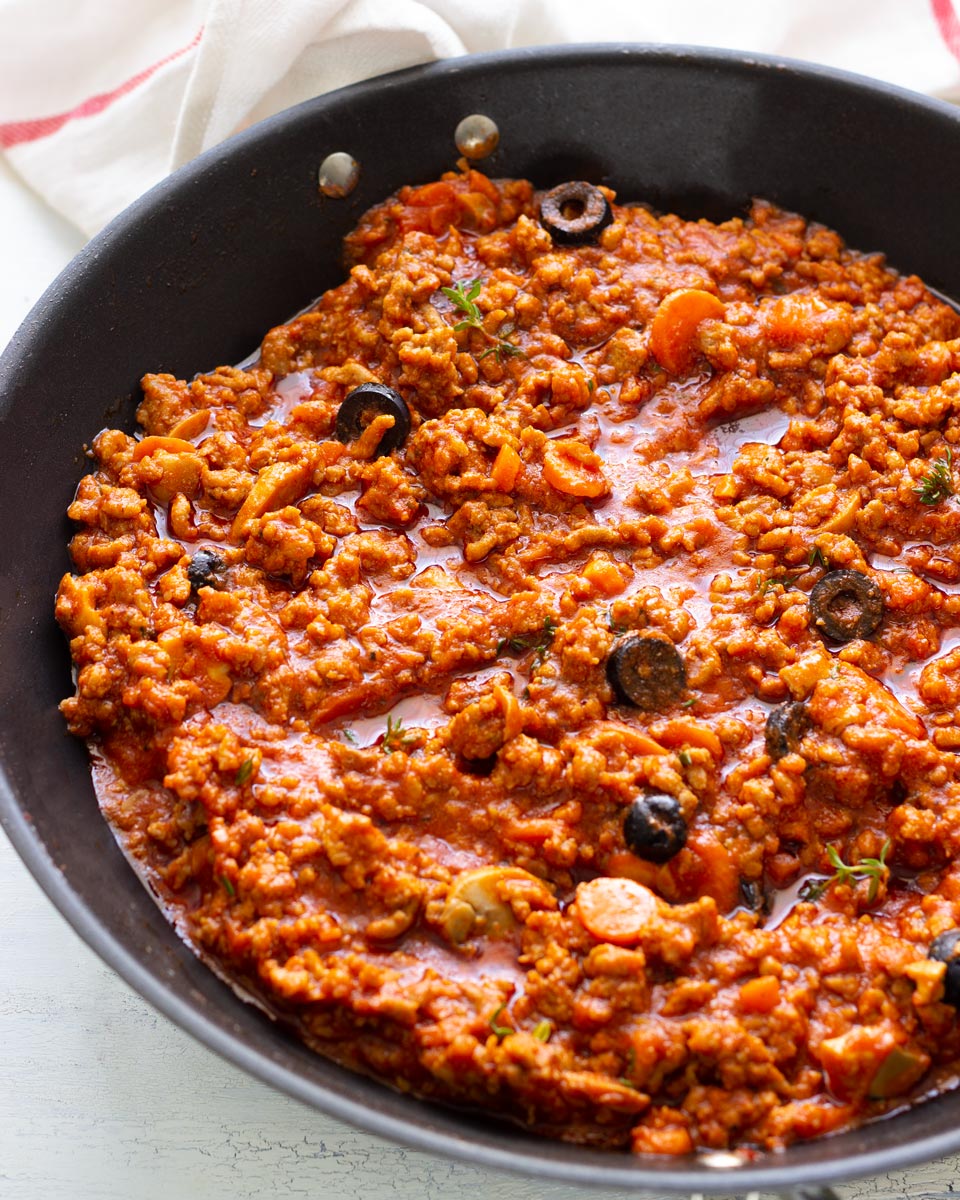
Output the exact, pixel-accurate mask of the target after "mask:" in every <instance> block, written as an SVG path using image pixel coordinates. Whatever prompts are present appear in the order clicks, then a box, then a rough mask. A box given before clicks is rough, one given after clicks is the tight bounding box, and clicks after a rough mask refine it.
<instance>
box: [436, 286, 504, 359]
mask: <svg viewBox="0 0 960 1200" xmlns="http://www.w3.org/2000/svg"><path fill="white" fill-rule="evenodd" d="M482 287H483V280H482V279H481V278H479V277H478V278H476V279H470V280H466V281H465V280H461V281H460V282H459V283H455V284H454V285H453V287H442V288H441V289H440V291H441V292H443V294H444V295H445V296H446V298H447V299H448V300H449V301H450V302H451V303H452V304H453V306H454V308H456V309H457V311H458V312H462V313H464V314H466V315H465V316H464V318H463V320H462V321H458V322H457V323H456V325H454V327H453V328H454V330H456V331H457V332H459V331H460V330H461V329H477V330H479V332H480V333H482V334H483V336H484V337H485V338H486V339H487V340H488V341H489V342H491V343H492V345H490V346H488V347H487V348H486V350H484V351H482V352H481V353H480V354H478V355H477V361H478V362H479V361H480V360H481V359H484V358H486V357H487V355H488V354H492V355H493V356H494V358H495V359H496V360H497V362H498V363H499V362H503V360H504V358H515V357H517V356H520V357H524V354H523V351H522V350H521V349H520V347H519V346H516V345H514V343H513V342H511V341H508V338H509V337H510V334H511V333H513V331H514V329H515V328H516V326H515V325H514V324H513V323H512V322H510V321H506V322H504V324H503V325H501V326H500V327H499V328H498V329H497V332H496V333H495V334H494V333H488V332H487V330H486V329H485V328H484V325H483V313H482V312H481V311H480V309H479V308H478V307H477V303H476V300H477V297H478V296H479V295H480V289H481V288H482Z"/></svg>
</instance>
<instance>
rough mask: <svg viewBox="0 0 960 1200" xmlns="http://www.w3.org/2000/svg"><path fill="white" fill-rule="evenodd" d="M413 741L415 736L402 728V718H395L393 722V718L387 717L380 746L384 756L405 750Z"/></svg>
mask: <svg viewBox="0 0 960 1200" xmlns="http://www.w3.org/2000/svg"><path fill="white" fill-rule="evenodd" d="M414 740H415V735H414V734H412V733H411V732H410V731H409V730H407V729H404V727H403V717H397V719H396V721H394V719H393V717H391V716H390V715H389V714H388V715H387V732H386V733H385V734H384V735H383V741H382V742H381V744H380V749H381V750H382V751H383V752H384V754H393V752H394V751H395V750H406V748H407V747H408V746H409V745H410V743H411V742H412V741H414Z"/></svg>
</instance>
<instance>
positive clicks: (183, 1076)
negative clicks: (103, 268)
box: [0, 163, 960, 1200]
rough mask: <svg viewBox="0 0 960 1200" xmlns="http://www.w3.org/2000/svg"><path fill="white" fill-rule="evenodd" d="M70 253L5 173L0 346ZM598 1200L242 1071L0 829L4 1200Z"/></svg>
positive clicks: (928, 1197)
mask: <svg viewBox="0 0 960 1200" xmlns="http://www.w3.org/2000/svg"><path fill="white" fill-rule="evenodd" d="M80 245H81V239H80V236H79V234H77V233H76V232H75V231H74V230H72V229H71V228H70V227H69V226H67V225H66V224H65V223H64V222H62V221H60V220H59V219H58V218H57V217H55V216H54V214H52V213H50V212H49V211H48V210H47V209H46V208H45V207H44V206H43V204H42V203H41V202H40V201H38V200H37V199H36V198H35V197H34V196H32V195H31V194H30V193H29V192H28V191H27V189H26V188H24V187H22V186H21V185H20V184H19V183H18V182H17V181H16V179H15V178H14V177H13V175H12V174H11V173H10V172H9V170H8V169H7V168H6V167H5V166H3V164H2V163H0V264H2V272H3V275H2V279H3V283H2V285H0V344H2V345H5V344H6V341H7V340H8V339H9V337H10V335H11V334H12V333H13V331H14V330H15V328H16V326H17V325H18V324H19V322H20V320H21V319H22V317H23V316H24V315H25V314H26V312H27V310H28V309H29V307H30V305H31V304H32V303H33V301H34V300H36V299H37V298H38V297H39V295H40V293H41V292H42V291H43V289H44V287H45V286H46V284H47V283H48V282H49V281H50V280H51V279H52V278H53V277H54V276H55V275H56V273H57V272H58V271H59V270H60V268H61V267H62V266H63V265H64V264H65V263H66V262H67V261H68V260H69V259H70V257H71V256H72V255H73V254H74V253H75V252H76V251H77V250H78V249H79V248H80ZM0 569H9V568H8V567H7V566H6V565H5V564H2V560H0ZM801 1182H802V1181H801V1180H797V1183H798V1184H799V1183H801ZM955 1187H956V1189H957V1190H960V1159H951V1160H949V1161H941V1162H938V1163H934V1164H931V1165H929V1166H926V1167H919V1168H914V1169H913V1170H910V1171H907V1172H903V1173H900V1174H897V1175H895V1176H884V1177H882V1178H878V1179H874V1180H867V1181H864V1182H862V1183H859V1184H854V1185H848V1186H845V1187H843V1188H841V1189H840V1192H841V1195H842V1197H843V1198H844V1200H848V1198H849V1200H853V1198H856V1200H861V1198H866V1197H876V1198H878V1200H880V1198H885V1197H893V1196H898V1197H905V1196H909V1197H911V1200H939V1198H941V1197H943V1198H946V1197H948V1196H952V1195H953V1194H954V1191H955ZM619 1194H620V1195H623V1194H624V1193H619ZM602 1195H607V1196H609V1195H611V1193H609V1192H603V1193H600V1192H597V1191H594V1190H590V1189H586V1188H579V1187H570V1186H565V1185H563V1184H556V1183H543V1182H539V1181H536V1180H532V1179H523V1178H519V1177H514V1176H509V1175H502V1174H498V1173H495V1172H492V1171H488V1170H480V1169H477V1168H474V1167H470V1166H466V1165H463V1164H460V1163H453V1162H448V1161H446V1160H444V1159H440V1158H436V1157H433V1156H432V1155H429V1154H425V1153H421V1152H417V1151H412V1150H406V1149H404V1148H402V1147H400V1146H395V1145H392V1144H391V1143H388V1142H384V1141H381V1140H380V1139H379V1138H374V1137H370V1136H369V1135H367V1134H364V1133H360V1132H358V1131H357V1130H355V1129H351V1128H350V1127H348V1126H346V1125H343V1124H341V1123H340V1122H339V1121H335V1120H333V1119H332V1118H330V1117H326V1116H323V1115H322V1114H320V1113H316V1112H314V1111H312V1110H311V1109H308V1108H306V1107H304V1106H302V1105H301V1104H299V1103H297V1102H296V1101H293V1100H290V1099H288V1098H287V1097H285V1096H282V1095H280V1094H279V1093H277V1092H274V1091H273V1090H271V1089H270V1088H268V1087H267V1086H265V1085H264V1084H262V1083H259V1082H257V1081H256V1080H254V1079H251V1078H249V1077H247V1076H246V1075H244V1074H242V1073H241V1072H240V1071H239V1070H237V1069H236V1068H235V1067H233V1066H231V1065H229V1064H227V1063H225V1062H223V1061H221V1060H220V1059H219V1058H217V1057H216V1056H215V1055H214V1054H212V1053H211V1052H210V1051H208V1050H206V1049H205V1048H203V1047H202V1046H200V1045H198V1044H197V1043H195V1042H194V1041H193V1040H192V1039H191V1038H189V1037H188V1036H187V1035H186V1034H185V1033H182V1032H181V1031H180V1030H179V1029H177V1028H175V1027H174V1026H173V1025H172V1024H170V1023H169V1022H168V1021H167V1020H166V1019H165V1018H164V1017H161V1016H159V1015H158V1014H157V1013H156V1012H154V1011H153V1009H151V1008H150V1007H149V1006H148V1005H147V1004H146V1003H145V1002H144V1001H143V1000H141V999H140V997H139V996H137V995H135V994H134V993H133V992H131V991H130V989H129V988H128V987H127V986H126V984H124V983H122V982H121V981H120V979H119V978H118V977H117V976H116V975H114V974H113V972H112V971H110V970H109V969H108V968H107V967H105V966H104V965H103V964H102V963H101V962H100V961H99V959H98V958H96V956H95V955H94V954H93V953H92V951H90V950H89V949H87V947H86V946H85V945H84V943H82V942H81V941H80V939H79V938H78V937H77V936H76V935H75V934H74V933H73V931H72V930H71V929H70V928H69V926H68V925H67V924H66V922H65V921H64V920H63V918H62V917H61V916H60V915H59V913H57V912H56V910H55V909H54V908H53V906H52V905H51V904H50V903H49V902H48V901H47V899H46V898H45V896H44V895H43V893H42V892H41V891H40V889H39V888H38V887H37V885H36V884H35V883H34V882H33V880H32V879H31V878H30V876H29V875H28V873H27V871H26V869H25V868H24V866H23V865H22V863H21V862H20V860H19V859H18V858H17V856H16V854H15V853H14V851H13V849H12V848H11V846H10V844H9V842H7V840H6V838H5V837H4V836H3V834H2V833H0V1200H263V1198H266V1197H270V1198H278V1200H280V1198H286V1197H298V1196H302V1197H309V1198H310V1200H322V1198H324V1197H336V1198H338V1200H380V1198H381V1197H391V1198H393V1200H450V1198H451V1197H456V1196H471V1197H477V1198H482V1200H587V1198H588V1197H593V1196H602Z"/></svg>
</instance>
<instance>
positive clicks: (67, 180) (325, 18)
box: [0, 0, 960, 234]
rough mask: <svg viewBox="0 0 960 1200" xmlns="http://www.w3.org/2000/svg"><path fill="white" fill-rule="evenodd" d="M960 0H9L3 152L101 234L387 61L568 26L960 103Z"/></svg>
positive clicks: (3, 53) (389, 65) (569, 32)
mask: <svg viewBox="0 0 960 1200" xmlns="http://www.w3.org/2000/svg"><path fill="white" fill-rule="evenodd" d="M958 6H960V0H738V3H737V4H736V5H733V4H723V3H717V2H716V0H672V2H671V3H670V4H669V5H664V4H662V3H661V2H660V0H657V3H653V2H652V0H591V2H590V3H584V0H0V152H2V153H3V154H4V155H5V157H6V159H7V161H8V162H9V164H10V165H11V166H12V167H13V168H14V170H16V171H17V172H19V173H20V175H21V176H22V177H23V179H24V180H25V181H26V182H27V183H29V184H30V186H32V187H33V188H34V189H35V190H36V191H37V192H38V193H39V194H40V195H41V196H43V197H44V198H45V199H46V200H47V202H48V203H49V204H50V205H52V206H53V208H55V209H56V210H57V211H59V212H60V213H62V214H63V216H65V217H66V218H67V219H68V220H70V221H72V222H73V223H74V224H76V225H77V226H79V227H80V228H81V229H82V230H84V231H85V232H86V233H88V234H92V233H94V232H96V230H97V229H99V228H100V227H101V226H102V225H103V224H105V223H106V221H108V220H109V219H110V218H111V217H112V216H114V215H115V214H116V213H117V212H119V211H120V210H121V209H122V208H124V207H125V206H126V205H127V204H128V203H130V201H132V200H133V199H135V198H136V197H137V196H138V195H140V194H141V193H142V192H144V191H145V190H146V189H147V188H148V187H150V186H151V185H152V184H154V183H156V182H157V181H158V180H159V179H161V178H162V177H163V176H164V175H165V174H166V173H167V172H168V171H170V170H172V169H173V168H174V167H177V166H179V165H180V164H181V163H183V162H186V161H187V160H188V159H190V158H192V157H193V156H194V155H196V154H198V153H200V151H201V150H205V149H207V148H208V147H210V146H212V145H215V144H216V143H217V142H218V141H220V140H221V139H223V138H225V137H227V136H229V134H231V133H233V132H235V131H236V130H237V129H240V128H242V127H243V126H245V125H247V124H249V123H250V122H252V121H254V120H257V119H259V118H260V117H264V116H267V115H268V114H270V113H272V112H277V111H278V110H280V109H281V108H285V107H287V106H288V105H290V104H295V103H297V102H298V101H301V100H305V99H307V98H309V97H311V96H316V95H319V94H320V93H322V92H327V91H330V90H332V89H333V88H337V87H341V86H343V85H344V84H347V83H353V82H355V81H357V80H360V79H365V78H369V77H371V76H373V75H378V74H381V73H383V72H385V71H391V70H396V69H398V68H400V67H406V66H411V65H413V64H415V63H421V62H428V61H430V60H432V59H437V58H445V57H450V56H454V55H460V54H468V53H475V52H482V51H489V50H497V49H501V48H505V47H511V46H530V45H538V44H549V43H558V42H658V43H678V44H685V45H698V46H719V47H727V48H735V49H741V50H746V51H760V52H765V53H769V54H775V55H784V56H789V57H793V58H801V59H807V60H809V61H813V62H819V63H824V64H827V65H830V66H836V67H843V68H846V69H848V70H854V71H859V72H860V73H862V74H865V75H872V76H875V77H877V78H880V79H885V80H888V81H890V82H893V83H897V84H900V85H902V86H905V87H909V88H913V89H914V90H916V91H921V92H927V93H928V94H930V95H936V96H940V97H942V98H944V99H948V100H954V101H960V12H958Z"/></svg>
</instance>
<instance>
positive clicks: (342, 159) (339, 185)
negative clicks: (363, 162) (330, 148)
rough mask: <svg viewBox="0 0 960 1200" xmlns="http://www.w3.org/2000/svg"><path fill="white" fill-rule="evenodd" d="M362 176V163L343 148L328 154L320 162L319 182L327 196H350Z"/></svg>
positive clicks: (321, 189)
mask: <svg viewBox="0 0 960 1200" xmlns="http://www.w3.org/2000/svg"><path fill="white" fill-rule="evenodd" d="M359 178H360V164H359V163H358V162H357V160H356V159H355V158H353V157H352V156H351V155H349V154H346V153H345V152H344V151H343V150H338V151H337V152H336V153H335V154H328V155H327V157H326V158H325V159H324V160H323V162H322V163H321V164H320V170H319V172H318V173H317V182H318V183H319V184H320V191H321V192H323V194H324V195H325V196H334V197H336V198H339V197H341V196H348V195H349V194H350V193H351V192H352V191H353V189H354V188H355V187H356V186H357V180H358V179H359Z"/></svg>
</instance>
